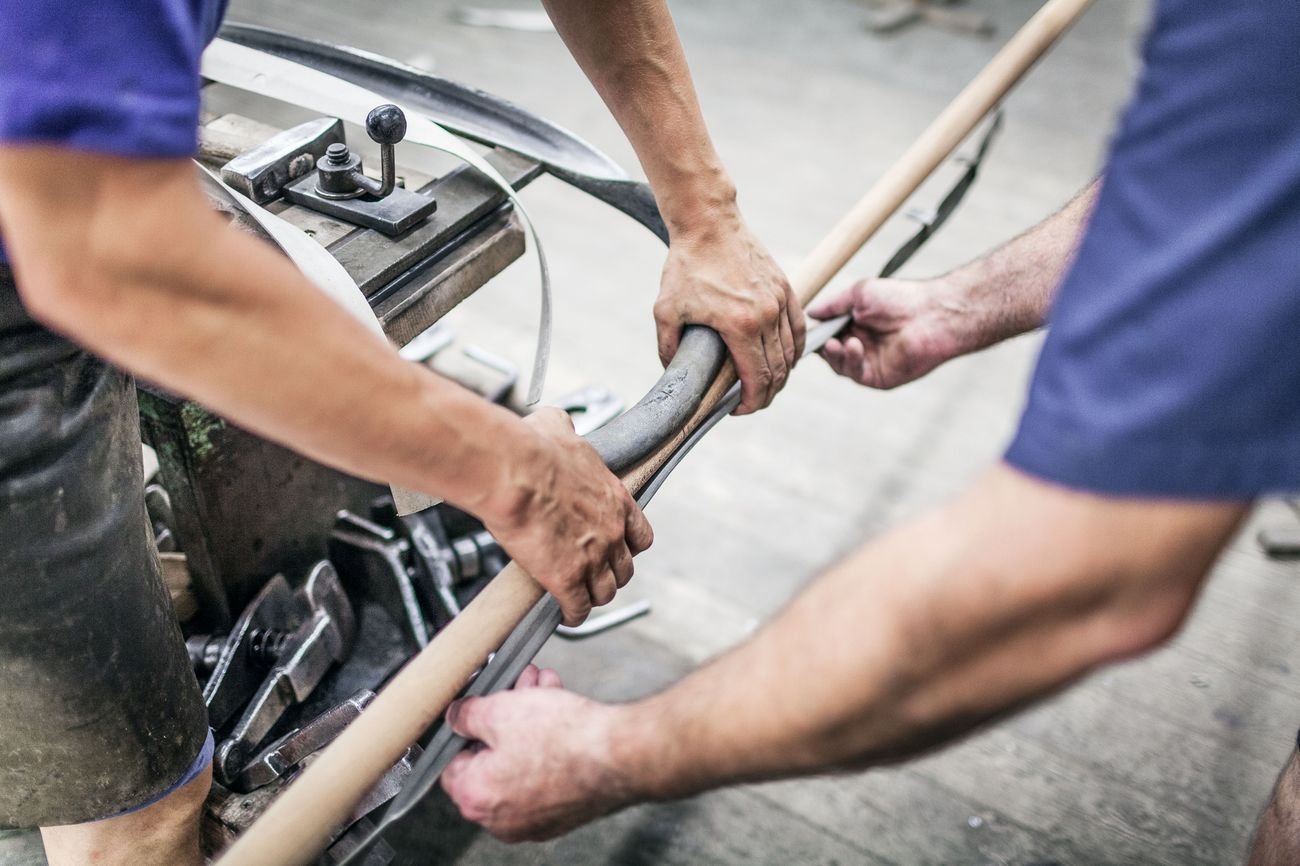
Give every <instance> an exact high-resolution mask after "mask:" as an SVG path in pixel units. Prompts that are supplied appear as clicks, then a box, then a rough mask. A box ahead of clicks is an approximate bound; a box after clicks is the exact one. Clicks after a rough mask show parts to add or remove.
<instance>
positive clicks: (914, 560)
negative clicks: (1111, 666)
mask: <svg viewBox="0 0 1300 866" xmlns="http://www.w3.org/2000/svg"><path fill="white" fill-rule="evenodd" d="M1244 510H1245V509H1244V507H1243V506H1241V505H1235V504H1210V503H1186V502H1160V501H1150V500H1142V501H1138V500H1129V501H1124V500H1112V499H1103V498H1099V497H1096V496H1092V495H1087V494H1083V493H1076V492H1072V491H1068V490H1065V489H1063V488H1057V487H1052V486H1049V485H1047V484H1044V483H1043V482H1040V481H1037V480H1035V479H1032V478H1030V477H1028V476H1025V475H1022V474H1020V473H1018V472H1016V471H1014V470H1012V469H1009V468H1007V467H1005V466H999V467H997V468H995V469H993V470H991V471H990V472H988V473H987V474H986V475H985V476H984V477H983V478H982V479H981V480H980V481H979V482H978V483H977V484H976V485H975V486H974V487H973V488H972V489H971V490H970V491H968V492H967V493H966V494H964V495H963V496H961V497H960V498H958V499H957V500H955V501H954V502H952V503H951V504H949V505H948V506H946V507H944V508H941V509H939V510H937V511H934V512H932V513H930V514H928V515H926V516H924V517H922V518H920V519H918V520H916V521H915V522H913V523H911V524H910V525H907V526H904V527H902V528H900V529H898V530H897V531H895V532H893V533H890V534H888V535H886V536H884V537H883V538H881V539H880V540H879V541H875V542H872V543H870V544H868V545H867V546H866V547H864V548H863V549H862V550H860V551H859V552H858V553H856V554H854V555H853V556H851V557H850V558H848V559H847V560H845V561H844V562H842V563H840V564H838V565H836V566H835V567H834V568H833V569H832V570H831V571H829V572H828V573H826V574H825V575H824V576H823V577H822V578H820V579H819V580H818V581H817V582H816V583H815V584H814V585H813V586H811V587H810V588H809V589H808V590H807V591H806V592H804V593H803V594H802V595H800V596H799V597H798V598H797V599H796V600H795V601H794V602H793V603H792V604H791V605H790V606H789V608H788V609H787V610H785V611H784V612H783V613H782V614H781V615H780V616H778V617H777V618H776V619H775V620H774V621H773V622H772V623H771V624H770V625H769V626H768V627H767V628H765V629H764V630H763V631H762V632H761V633H760V634H759V635H757V636H756V637H755V638H754V639H753V640H752V641H750V642H749V643H748V644H746V645H744V646H742V647H740V648H739V649H737V650H735V651H734V652H732V653H730V654H729V655H727V656H725V657H723V658H721V659H719V660H718V661H717V662H716V663H714V664H712V665H710V666H708V667H706V668H704V669H702V670H700V671H699V672H697V673H695V674H694V675H692V676H690V677H688V678H686V679H685V680H683V681H682V682H681V683H680V684H678V685H677V686H675V687H673V688H671V689H669V690H668V691H666V692H664V693H663V694H661V695H658V696H656V697H654V698H651V699H649V700H647V701H645V702H643V703H641V704H637V705H631V706H629V707H626V708H623V709H621V710H619V712H620V713H621V714H622V715H623V721H624V724H625V726H626V727H625V728H624V730H625V731H626V732H627V733H626V737H625V738H623V739H622V742H621V745H620V746H619V749H620V752H619V753H620V754H622V756H623V757H622V759H621V760H622V761H625V762H626V766H627V767H628V773H629V777H630V778H632V779H635V780H636V784H637V785H645V789H644V790H645V791H646V792H647V793H648V794H650V795H651V796H665V795H671V796H680V795H683V794H687V793H690V792H692V791H694V790H699V789H703V788H708V787H713V786H716V785H718V784H724V783H729V782H737V781H744V780H757V779H768V778H775V777H779V776H786V775H792V774H803V773H811V772H816V771H822V770H828V769H832V768H849V767H858V766H866V765H870V764H877V763H881V762H886V761H893V760H898V759H901V758H905V757H909V756H912V755H915V754H917V753H919V752H922V751H925V750H927V749H929V748H932V747H934V746H938V745H940V744H942V743H944V742H946V741H948V740H950V739H952V738H953V737H956V736H958V735H960V734H962V733H964V732H966V731H968V730H970V729H971V728H973V727H975V726H977V725H979V724H981V723H984V722H987V721H989V720H990V719H994V718H997V717H999V716H1001V715H1004V714H1006V713H1008V712H1010V711H1012V710H1014V709H1017V708H1019V707H1021V706H1023V705H1025V704H1026V703H1029V702H1031V701H1033V700H1035V699H1038V698H1041V697H1043V696H1045V695H1047V694H1049V693H1051V692H1053V691H1055V690H1057V689H1059V688H1060V687H1061V686H1063V685H1066V684H1068V683H1070V682H1072V681H1074V680H1076V679H1078V678H1079V677H1081V676H1082V675H1084V674H1085V673H1087V672H1088V671H1090V670H1092V669H1093V668H1095V667H1097V666H1098V665H1101V664H1104V663H1106V662H1111V661H1115V660H1118V659H1122V658H1125V657H1128V656H1131V655H1134V654H1136V653H1140V652H1143V651H1146V650H1148V649H1151V648H1152V647H1154V646H1156V645H1158V644H1159V643H1161V642H1163V641H1164V640H1165V639H1166V638H1168V637H1169V636H1170V635H1171V634H1173V632H1174V631H1175V630H1176V629H1177V628H1178V626H1179V625H1180V624H1181V622H1182V620H1183V618H1184V616H1185V614H1186V612H1187V610H1188V609H1189V607H1190V606H1191V604H1192V602H1193V600H1194V598H1195V596H1196V593H1197V591H1198V589H1199V587H1200V584H1201V581H1202V578H1203V576H1204V575H1205V573H1206V571H1207V570H1208V569H1209V567H1210V565H1211V564H1212V562H1213V560H1214V558H1215V556H1216V555H1217V553H1218V551H1219V550H1220V548H1221V547H1222V546H1223V544H1225V543H1226V541H1227V539H1228V537H1229V536H1230V535H1231V533H1232V532H1233V530H1234V529H1235V528H1236V526H1237V523H1238V521H1239V520H1240V518H1241V517H1242V515H1243V513H1244ZM667 731H671V732H673V735H672V736H665V735H664V733H663V732H667ZM617 737H618V735H616V740H615V742H616V743H618V742H619V739H618V738H617Z"/></svg>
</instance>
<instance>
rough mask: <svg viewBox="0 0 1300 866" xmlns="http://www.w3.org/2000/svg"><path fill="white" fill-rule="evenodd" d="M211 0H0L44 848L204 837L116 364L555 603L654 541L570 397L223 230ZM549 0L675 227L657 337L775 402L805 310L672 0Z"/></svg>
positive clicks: (5, 650)
mask: <svg viewBox="0 0 1300 866" xmlns="http://www.w3.org/2000/svg"><path fill="white" fill-rule="evenodd" d="M224 5H225V4H224V0H147V2H146V0H130V2H128V0H96V2H87V0H39V2H31V0H0V241H2V244H3V256H0V599H2V600H0V827H31V826H40V827H41V828H42V836H43V839H44V844H45V848H46V853H47V855H48V858H49V860H50V862H51V864H53V866H67V864H77V866H82V864H86V863H89V862H94V863H96V864H110V866H111V864H123V866H125V864H131V866H150V864H159V866H164V864H165V866H193V864H197V863H199V862H200V855H199V850H198V841H197V840H198V832H197V831H198V821H197V816H198V813H199V809H200V807H201V805H202V802H203V800H204V797H205V796H206V794H207V792H208V787H209V784H210V778H211V754H212V741H211V737H210V735H209V732H208V728H207V717H206V712H205V708H204V705H203V701H202V698H201V695H200V693H199V689H198V685H197V683H196V681H195V678H194V674H193V672H192V671H191V670H190V669H189V661H188V657H187V655H186V652H185V649H184V646H183V644H182V641H181V633H180V630H179V629H178V627H177V624H176V621H175V616H174V614H173V613H172V610H171V606H170V602H169V599H168V596H167V592H166V590H165V588H164V586H163V583H162V579H161V576H160V572H159V566H158V560H157V554H156V551H155V550H154V548H153V544H152V541H151V540H150V537H149V527H148V525H147V522H146V519H145V512H144V505H143V491H142V489H141V466H140V437H139V427H138V418H137V416H136V411H137V410H136V406H135V399H134V384H133V381H132V379H131V376H132V375H139V376H142V377H145V378H147V379H149V380H152V381H154V382H156V383H158V384H160V385H162V386H164V387H166V388H167V389H168V390H169V391H172V392H174V393H179V394H182V395H185V396H187V397H189V398H192V399H195V400H198V401H199V402H201V403H203V404H204V405H206V406H207V407H209V408H211V409H212V410H214V411H216V412H218V413H220V414H221V415H223V416H224V417H226V418H228V419H230V420H231V421H233V422H234V423H237V424H239V425H240V426H241V427H244V428H246V429H248V430H251V431H253V432H255V433H258V434H260V435H262V436H265V437H267V438H269V439H272V440H274V441H277V442H280V443H282V444H284V445H286V446H289V447H291V448H294V449H295V450H297V451H299V452H300V453H302V454H304V455H306V456H308V457H311V458H313V459H316V460H319V461H321V462H324V463H327V464H330V465H332V466H335V467H337V468H340V469H343V470H345V471H348V472H351V473H353V474H355V475H358V476H362V477H365V478H369V479H373V480H377V481H385V482H389V483H395V484H400V485H402V486H404V487H407V488H412V489H415V490H420V491H423V492H425V493H428V494H432V495H436V496H440V497H442V498H444V499H446V500H448V501H450V502H452V503H453V504H455V505H457V506H459V507H461V508H463V509H464V510H466V511H469V512H471V513H473V514H475V515H477V516H478V517H479V518H480V519H482V521H483V522H484V523H485V524H486V526H487V527H488V529H490V530H491V531H492V533H493V534H494V535H495V536H496V537H497V539H498V540H499V541H500V542H501V543H502V545H503V546H504V547H505V549H506V550H507V551H508V552H509V553H510V555H511V556H512V557H513V558H514V559H515V560H516V561H518V562H519V563H520V564H521V565H522V566H523V567H524V568H525V569H527V570H528V572H529V573H531V574H533V575H536V576H537V578H538V580H539V581H540V582H541V583H542V584H543V585H544V586H545V587H546V588H547V589H548V590H549V591H550V592H552V593H553V594H554V595H555V596H556V597H557V599H558V600H559V601H560V604H561V606H562V607H563V609H564V614H565V618H566V620H567V621H569V622H570V623H576V622H579V621H581V619H582V618H583V617H585V616H586V615H587V613H588V611H590V609H591V608H592V607H593V606H594V605H600V604H605V603H607V602H608V601H610V599H612V598H613V597H614V594H615V592H616V591H617V589H618V588H619V587H621V586H623V585H624V584H625V583H626V582H627V581H628V580H629V579H630V578H631V576H632V557H633V556H634V555H635V554H636V553H639V552H640V551H641V550H643V549H645V548H646V547H647V546H648V545H649V544H650V541H651V531H650V527H649V525H648V524H647V523H646V521H645V518H644V517H643V516H642V514H641V512H640V509H638V508H637V506H636V504H635V503H634V502H633V501H632V499H631V497H630V496H629V495H628V493H627V491H626V490H625V489H624V488H623V486H622V484H621V483H620V482H619V481H618V479H617V478H615V477H614V475H613V474H611V473H610V472H609V471H608V470H607V469H606V468H605V466H604V465H603V464H602V463H601V461H600V459H599V457H598V456H597V454H596V453H595V451H594V450H593V449H592V448H591V447H590V446H588V445H587V444H586V443H585V442H584V441H583V440H581V439H580V438H578V437H577V436H576V435H574V433H573V429H572V424H571V423H570V422H569V420H568V416H567V415H565V414H564V413H563V412H560V411H558V410H548V411H543V412H539V413H535V414H533V415H531V416H529V418H528V419H527V420H521V419H520V418H518V417H517V416H515V415H513V414H512V413H510V412H507V411H506V410H504V409H502V408H500V407H496V406H493V405H490V404H488V403H486V402H484V401H482V400H479V399H478V398H477V397H475V396H473V395H471V394H469V393H468V392H466V391H464V390H463V389H461V388H458V387H456V386H455V385H453V384H452V383H450V382H447V381H446V380H443V379H441V378H439V377H438V376H436V375H435V374H433V373H432V372H430V371H429V370H428V369H427V368H425V367H422V366H419V365H414V364H409V363H406V362H403V361H402V360H401V359H400V358H399V356H398V354H397V352H396V350H395V349H394V347H393V346H391V345H390V344H389V343H388V342H387V341H385V340H383V339H381V338H379V337H377V336H374V335H373V334H371V333H370V331H368V330H367V329H366V328H364V327H363V326H362V325H361V324H360V323H358V322H357V321H355V320H354V319H352V318H351V317H350V316H349V315H348V314H347V313H346V312H344V311H343V310H342V309H341V308H339V307H337V306H336V305H334V304H333V303H330V302H328V301H325V300H324V299H323V296H322V294H321V293H320V292H319V291H318V290H317V289H316V288H315V287H314V286H312V285H311V284H310V283H309V282H307V280H306V279H305V278H304V277H303V276H302V275H301V274H299V273H298V272H297V271H296V270H295V269H294V268H293V267H292V266H291V265H290V264H289V263H288V262H286V261H285V259H284V258H283V257H281V256H280V255H278V253H277V252H276V251H274V250H272V249H270V248H269V247H267V246H265V245H263V244H261V243H259V242H257V241H256V240H255V239H253V238H251V237H248V236H246V235H243V234H241V233H238V232H230V231H227V225H226V223H225V221H224V220H223V219H222V218H221V217H220V216H218V215H217V214H216V213H215V212H213V211H212V210H211V209H210V208H209V206H208V204H207V200H206V198H205V197H204V195H203V193H202V192H201V189H200V186H199V183H198V180H197V177H196V173H195V168H194V166H193V165H192V164H191V162H190V157H191V156H192V155H193V154H194V153H195V151H196V139H197V126H198V121H199V95H198V90H199V71H198V69H199V57H200V54H201V53H202V51H203V48H204V46H205V45H206V44H207V42H208V41H209V40H210V39H211V37H212V36H213V34H214V33H215V32H216V27H217V25H218V23H219V21H220V19H221V17H222V14H223V12H224ZM549 5H550V8H551V10H552V12H553V14H554V15H555V17H556V18H557V20H558V21H559V22H560V23H561V26H562V28H563V29H564V30H565V31H566V33H567V34H568V35H569V41H570V44H571V46H572V48H573V50H574V53H575V54H576V55H577V56H578V59H579V60H580V61H581V62H582V63H583V64H584V66H585V67H586V68H587V69H588V70H589V72H590V73H591V75H592V78H593V80H594V81H595V83H596V85H597V87H598V88H599V89H600V90H601V92H602V93H603V94H604V95H605V97H606V99H607V100H608V101H609V102H610V104H611V106H612V107H613V109H614V113H615V114H616V116H617V118H618V120H619V122H620V123H621V124H622V125H623V127H624V129H625V130H626V131H627V134H628V137H629V139H630V140H631V142H632V144H633V146H634V147H635V148H636V151H637V153H638V155H639V157H640V159H641V162H642V165H643V167H644V168H645V171H646V174H647V176H648V177H649V179H650V182H651V185H652V186H653V188H654V192H655V196H656V198H657V200H658V204H659V208H660V211H661V212H662V214H663V216H664V220H665V222H666V224H667V226H668V229H669V233H670V236H671V245H670V248H669V251H668V257H667V263H666V265H665V268H664V274H663V281H662V290H661V292H660V295H659V298H658V301H657V302H656V303H655V307H654V315H655V319H656V323H657V325H658V342H659V346H658V348H659V354H660V356H661V357H662V358H663V359H664V360H665V361H667V360H668V359H670V358H671V357H672V356H673V354H674V353H675V351H676V348H677V341H678V338H679V336H680V333H681V330H682V328H683V327H684V326H685V325H686V324H692V323H694V324H703V325H708V326H710V327H713V328H714V329H715V330H717V331H718V332H719V333H720V334H721V335H722V337H723V339H724V340H725V341H726V343H727V345H728V347H729V349H730V351H731V355H732V359H733V360H734V361H735V364H736V367H737V370H738V371H739V373H740V377H741V381H742V385H743V391H744V399H743V403H742V405H741V407H740V408H741V410H742V411H745V412H752V411H756V410H758V409H761V408H763V407H764V406H766V405H767V404H768V403H770V402H771V400H772V398H773V396H774V395H775V394H776V392H777V391H779V390H780V388H781V386H782V385H783V384H784V383H785V380H786V376H787V375H788V373H789V370H790V368H791V366H792V365H793V363H794V360H795V359H796V358H797V357H798V355H799V354H800V352H801V351H802V347H803V333H804V317H803V314H802V311H801V310H800V309H799V305H798V303H797V301H796V299H795V298H794V295H793V293H792V292H791V289H790V286H789V284H788V282H787V281H786V279H785V277H784V275H783V274H782V273H781V271H780V269H779V268H778V267H777V266H776V265H775V264H774V263H773V261H772V259H771V257H770V256H769V255H768V254H767V252H766V251H765V250H764V249H763V247H762V245H761V244H760V243H759V242H758V241H757V239H756V238H755V237H754V236H753V234H752V233H751V232H750V231H749V229H748V228H747V227H746V225H745V221H744V219H743V218H742V217H741V214H740V210H739V208H738V206H737V204H736V190H735V187H734V186H733V185H732V183H731V180H730V179H729V177H728V176H727V173H726V171H725V170H724V169H723V167H722V165H721V162H720V161H719V159H718V156H717V154H716V153H715V151H714V149H713V145H712V144H711V142H710V140H709V137H708V134H707V132H706V131H705V128H704V125H703V122H702V120H701V118H700V114H699V107H698V105H697V103H696V100H695V95H694V91H693V89H692V88H691V87H690V86H689V83H687V85H686V86H682V83H683V80H684V78H683V75H682V73H684V70H685V65H684V61H683V60H682V57H681V49H680V46H679V45H678V43H677V41H676V39H675V37H674V38H672V39H670V40H667V41H659V42H657V43H655V44H654V45H653V46H652V47H649V48H647V47H646V45H645V42H644V40H645V39H646V38H648V37H649V36H651V35H655V34H657V33H658V32H659V31H658V30H657V29H656V28H659V27H660V26H661V25H662V23H663V16H662V8H661V6H660V4H659V3H657V2H655V3H626V4H622V5H620V6H619V7H618V8H617V10H616V11H611V10H610V9H607V8H597V7H592V6H590V5H589V4H588V3H586V2H581V0H552V2H550V4H549ZM583 22H587V23H589V24H591V26H583ZM593 22H594V23H593ZM615 22H616V23H615ZM610 28H616V29H618V30H619V32H620V33H623V34H626V35H629V36H632V35H635V34H641V36H640V37H637V38H638V39H641V40H643V41H640V42H638V41H633V42H628V43H622V44H620V43H610V42H608V41H607V40H606V39H605V36H606V35H607V33H606V31H608V30H609V29H610ZM626 51H636V52H637V53H636V55H635V56H634V55H631V54H627V53H624V52H626ZM311 346H328V347H329V351H328V352H304V351H302V350H303V348H304V347H311ZM339 419H346V423H339Z"/></svg>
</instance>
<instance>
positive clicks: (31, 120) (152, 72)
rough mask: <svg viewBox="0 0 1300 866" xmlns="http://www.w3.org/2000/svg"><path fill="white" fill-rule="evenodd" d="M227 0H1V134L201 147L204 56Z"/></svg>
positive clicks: (127, 150) (150, 150) (179, 151)
mask: <svg viewBox="0 0 1300 866" xmlns="http://www.w3.org/2000/svg"><path fill="white" fill-rule="evenodd" d="M225 8H226V0H93V2H86V0H0V142H6V143H47V144H57V145H61V146H66V147H69V148H74V149H76V150H85V151H94V152H97V153H107V154H115V155H119V156H140V157H169V156H176V157H182V156H190V155H192V154H193V153H194V152H195V150H196V149H197V145H198V141H197V130H198V120H199V56H200V55H201V54H202V53H203V49H204V47H205V46H206V45H207V43H208V42H209V41H210V40H211V39H212V37H213V36H215V35H216V31H217V27H218V26H219V25H220V23H221V18H222V15H223V14H224V13H225Z"/></svg>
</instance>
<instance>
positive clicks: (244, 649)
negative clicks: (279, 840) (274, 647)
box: [204, 562, 356, 784]
mask: <svg viewBox="0 0 1300 866" xmlns="http://www.w3.org/2000/svg"><path fill="white" fill-rule="evenodd" d="M267 586H268V588H269V587H276V588H275V589H273V590H271V591H270V592H268V593H267V594H265V595H264V596H261V597H259V601H260V604H255V605H254V607H253V609H252V610H251V611H249V612H248V613H247V614H246V616H245V617H241V623H246V624H247V628H246V629H245V630H244V631H242V632H238V633H237V634H236V635H232V638H233V641H232V644H231V651H230V652H229V653H226V652H223V654H222V658H221V661H219V662H218V669H217V672H215V673H214V674H213V680H212V681H210V683H209V686H210V687H211V689H212V691H211V694H212V696H213V697H214V698H221V699H222V704H221V708H222V709H223V711H224V710H227V708H228V707H229V701H230V700H231V699H234V698H237V697H239V696H240V695H239V694H238V692H237V690H236V689H235V688H234V687H233V686H231V683H234V682H236V681H238V682H240V683H241V684H242V683H246V682H247V681H248V680H250V679H253V678H255V677H256V675H257V673H258V671H257V668H258V665H257V662H256V659H255V657H254V653H255V652H257V646H256V644H255V641H254V639H253V638H254V632H255V631H256V629H254V628H253V627H252V622H253V620H254V619H257V618H259V614H260V618H262V619H265V620H270V619H275V620H276V622H274V623H272V624H270V627H269V628H268V629H264V631H267V630H270V631H276V632H279V633H281V635H282V638H279V637H278V638H277V641H278V643H279V646H280V652H279V653H278V654H277V655H276V661H275V664H274V665H273V666H272V667H271V670H270V671H269V672H268V673H266V675H265V676H264V677H261V678H260V681H259V682H258V685H257V687H256V689H255V690H254V692H253V694H252V697H251V698H250V699H249V700H248V702H247V704H246V705H244V709H243V712H242V714H241V715H240V717H239V719H238V721H236V722H235V724H234V727H233V728H232V729H231V731H230V733H229V735H228V736H227V737H226V738H225V739H223V740H222V741H221V743H220V744H219V745H218V746H217V751H216V755H215V757H214V760H213V769H214V771H215V774H216V776H217V779H218V780H219V781H221V782H222V783H223V784H230V783H232V782H233V781H234V779H235V778H236V777H237V775H238V774H239V772H240V771H241V770H242V769H243V767H244V765H245V763H246V762H247V761H248V759H249V756H250V754H251V753H252V752H253V750H254V749H256V748H257V747H258V745H259V744H260V743H261V742H262V740H263V739H264V738H265V737H266V735H267V734H269V733H270V732H271V729H272V728H274V727H275V724H276V723H277V722H278V721H279V720H280V718H281V717H282V716H283V714H284V712H285V711H286V710H287V709H289V707H291V706H293V705H295V704H297V703H300V702H302V701H303V700H305V699H306V698H307V697H308V696H309V695H310V694H311V692H312V690H313V689H315V688H316V686H317V685H318V684H319V683H320V681H321V679H322V678H324V676H325V674H326V673H327V672H328V671H329V669H330V668H331V667H333V666H334V665H335V664H338V663H339V662H342V661H343V660H344V659H345V658H347V655H348V653H349V652H350V651H351V649H352V642H353V639H354V638H355V636H356V621H355V618H354V616H353V613H352V604H351V602H350V601H349V600H348V597H347V594H346V593H345V592H344V591H343V585H342V583H341V582H340V581H339V577H338V574H337V573H336V572H335V571H334V567H333V566H332V565H331V564H330V563H329V562H320V563H318V564H317V565H316V567H315V568H313V569H312V571H311V574H310V575H308V577H307V581H306V583H304V584H303V586H302V587H301V588H300V589H299V590H298V591H297V592H293V593H288V594H287V595H286V590H287V588H288V585H287V583H286V582H285V581H284V578H283V577H277V578H273V579H272V581H271V583H269V584H267ZM286 625H287V626H288V627H286ZM223 663H224V664H223ZM236 678H238V680H236ZM208 694H209V692H208V691H207V690H205V693H204V695H205V697H207V696H208ZM209 708H210V710H209V711H210V712H211V703H210V704H209ZM212 724H213V726H214V727H217V726H218V724H219V723H218V722H217V721H215V720H214V721H213V722H212ZM221 724H224V722H223V723H221Z"/></svg>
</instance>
